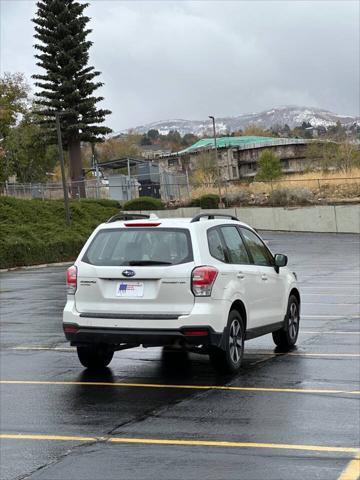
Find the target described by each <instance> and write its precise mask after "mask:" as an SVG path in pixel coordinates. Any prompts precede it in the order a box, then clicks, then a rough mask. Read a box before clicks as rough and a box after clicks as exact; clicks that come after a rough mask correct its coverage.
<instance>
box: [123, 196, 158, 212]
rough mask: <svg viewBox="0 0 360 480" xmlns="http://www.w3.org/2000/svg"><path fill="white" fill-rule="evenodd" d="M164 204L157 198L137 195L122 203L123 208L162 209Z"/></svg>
mask: <svg viewBox="0 0 360 480" xmlns="http://www.w3.org/2000/svg"><path fill="white" fill-rule="evenodd" d="M163 208H164V204H163V203H162V201H161V200H159V199H158V198H153V197H139V198H134V199H133V200H129V201H128V202H126V203H125V205H124V210H130V211H131V210H162V209H163Z"/></svg>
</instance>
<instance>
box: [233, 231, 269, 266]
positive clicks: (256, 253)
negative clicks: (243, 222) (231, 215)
mask: <svg viewBox="0 0 360 480" xmlns="http://www.w3.org/2000/svg"><path fill="white" fill-rule="evenodd" d="M241 233H242V235H243V237H244V239H245V243H246V245H247V247H248V249H249V250H250V252H251V255H252V257H253V259H254V262H255V265H262V266H266V267H271V266H273V264H274V263H273V258H272V256H271V255H270V252H269V251H268V249H267V248H266V247H265V245H264V244H263V242H262V241H261V240H260V238H259V237H258V236H257V235H255V233H253V232H251V231H250V230H248V229H247V228H241Z"/></svg>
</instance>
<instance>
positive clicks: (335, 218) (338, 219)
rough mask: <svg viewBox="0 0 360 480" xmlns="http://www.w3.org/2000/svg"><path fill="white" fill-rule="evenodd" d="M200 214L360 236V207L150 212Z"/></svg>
mask: <svg viewBox="0 0 360 480" xmlns="http://www.w3.org/2000/svg"><path fill="white" fill-rule="evenodd" d="M202 212H204V213H205V212H206V213H214V214H216V213H218V214H219V213H227V214H230V215H234V216H235V217H237V218H238V219H239V220H241V221H243V222H245V223H248V224H249V225H251V226H252V227H254V228H257V229H259V230H275V231H276V230H278V231H286V232H328V233H360V205H324V206H311V207H236V208H224V209H219V210H202V209H201V208H198V207H190V208H178V209H176V210H154V211H153V212H152V213H155V214H156V215H157V216H158V217H159V218H165V217H168V218H169V217H170V218H179V217H180V218H181V217H182V218H188V217H190V218H191V217H193V216H195V215H197V214H198V213H202ZM133 213H135V212H133ZM138 213H149V212H138Z"/></svg>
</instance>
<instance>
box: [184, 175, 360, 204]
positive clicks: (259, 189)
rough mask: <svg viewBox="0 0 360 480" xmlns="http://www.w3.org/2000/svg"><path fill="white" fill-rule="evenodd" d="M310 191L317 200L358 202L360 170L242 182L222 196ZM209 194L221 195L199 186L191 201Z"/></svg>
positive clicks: (226, 189) (231, 186)
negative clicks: (284, 190)
mask: <svg viewBox="0 0 360 480" xmlns="http://www.w3.org/2000/svg"><path fill="white" fill-rule="evenodd" d="M283 188H288V189H294V188H307V189H309V190H310V191H311V192H312V193H314V194H315V195H316V196H317V197H318V196H321V197H323V198H325V199H328V200H337V199H355V198H358V197H359V196H360V168H353V169H352V170H351V171H349V172H343V171H336V172H322V171H315V172H306V173H299V174H293V175H284V176H282V177H281V178H280V179H279V180H276V181H273V182H272V183H271V182H256V181H254V182H252V183H249V182H241V181H238V182H236V183H231V184H230V185H228V186H227V187H226V188H225V187H224V186H223V187H222V194H223V195H224V194H225V195H226V193H230V194H235V193H236V192H238V191H239V190H244V191H247V192H248V193H249V194H250V195H251V194H253V195H258V194H269V193H271V192H272V191H273V190H277V189H283ZM209 193H215V194H216V193H218V188H217V187H198V188H193V189H192V191H191V196H192V198H197V197H199V196H201V195H205V194H209Z"/></svg>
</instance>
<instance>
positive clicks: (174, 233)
mask: <svg viewBox="0 0 360 480" xmlns="http://www.w3.org/2000/svg"><path fill="white" fill-rule="evenodd" d="M192 260H193V254H192V248H191V240H190V234H189V231H188V230H185V229H179V228H135V227H131V228H126V229H125V228H121V229H120V228H117V229H104V230H100V231H99V232H98V233H97V235H96V236H95V238H94V239H93V241H92V242H91V244H90V245H89V248H88V249H87V251H86V253H85V255H84V257H83V259H82V261H83V262H86V263H90V264H92V265H103V266H111V265H134V266H135V265H144V266H145V265H178V264H179V263H187V262H191V261H192Z"/></svg>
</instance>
